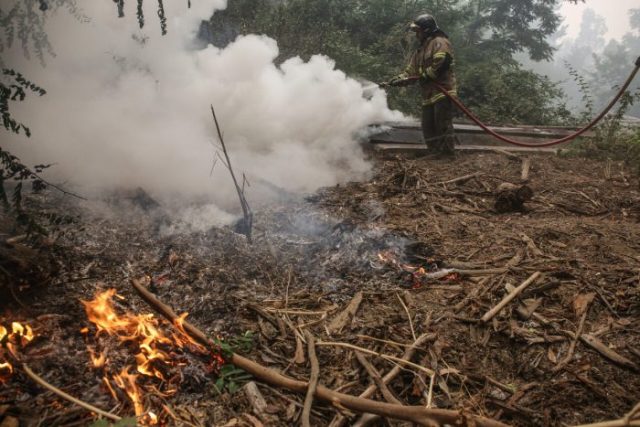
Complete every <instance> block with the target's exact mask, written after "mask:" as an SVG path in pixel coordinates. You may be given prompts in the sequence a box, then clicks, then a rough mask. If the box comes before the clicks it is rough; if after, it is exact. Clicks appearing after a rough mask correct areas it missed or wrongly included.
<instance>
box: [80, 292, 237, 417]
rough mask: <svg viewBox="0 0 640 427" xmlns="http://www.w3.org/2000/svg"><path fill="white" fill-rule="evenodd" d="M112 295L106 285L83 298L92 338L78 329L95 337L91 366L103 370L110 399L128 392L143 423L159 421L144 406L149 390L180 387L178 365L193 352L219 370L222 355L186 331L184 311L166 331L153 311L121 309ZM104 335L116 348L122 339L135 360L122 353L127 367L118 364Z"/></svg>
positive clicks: (169, 391)
mask: <svg viewBox="0 0 640 427" xmlns="http://www.w3.org/2000/svg"><path fill="white" fill-rule="evenodd" d="M114 298H118V299H123V297H121V296H119V295H117V294H116V290H115V289H109V290H107V291H104V292H99V293H98V294H97V295H96V296H95V298H94V299H93V300H92V301H82V303H83V305H84V307H85V311H86V314H87V317H88V319H89V321H90V322H91V323H93V325H94V326H95V329H96V330H95V334H94V336H93V338H92V337H90V329H89V328H84V329H82V332H83V333H84V334H86V335H87V341H95V343H94V345H93V346H91V345H89V346H88V347H87V351H88V352H89V357H90V360H91V363H92V366H93V367H94V368H95V369H97V370H99V371H101V374H102V375H103V376H102V382H103V383H104V385H105V388H106V389H107V391H108V392H109V393H110V394H111V396H112V397H113V399H114V400H116V401H121V400H122V396H123V393H124V395H126V396H127V397H128V399H129V400H130V401H131V403H132V405H133V408H134V411H135V415H136V417H137V418H138V420H139V422H140V423H141V424H143V425H156V424H159V423H160V419H159V418H160V417H159V416H158V415H156V414H155V413H154V412H152V411H151V410H150V409H147V408H149V406H151V405H149V404H147V403H146V401H147V400H149V399H148V397H149V396H152V395H155V396H159V397H162V398H166V397H169V396H173V395H175V394H176V393H177V392H178V389H179V386H180V384H181V382H182V381H183V379H184V376H183V374H182V372H181V368H182V367H184V366H187V365H189V364H193V363H194V362H195V361H194V359H193V357H192V356H191V355H196V356H198V357H199V358H201V359H202V358H206V359H207V365H206V366H204V365H202V364H201V365H202V366H203V369H204V370H205V371H207V372H208V373H215V372H217V371H218V370H219V369H220V367H221V366H222V365H223V364H224V363H225V360H224V358H223V357H222V355H221V353H220V352H213V351H210V350H208V349H207V348H205V347H204V346H202V345H201V344H199V343H197V342H196V341H194V340H193V339H192V338H191V337H190V336H189V335H188V334H187V333H186V332H185V331H184V329H183V327H182V322H184V319H185V318H186V317H187V314H186V313H185V314H183V315H182V316H180V317H179V318H178V320H177V321H176V322H175V323H174V324H173V328H174V329H175V332H170V333H168V332H165V329H166V326H167V325H166V324H165V323H166V322H164V321H160V320H158V319H157V318H155V316H154V315H153V314H139V315H136V314H131V313H124V314H119V313H118V312H117V311H116V309H115V306H114V301H113V300H114ZM108 337H111V338H114V339H115V345H116V346H117V348H120V347H122V344H124V345H125V347H126V348H128V349H131V350H132V352H133V353H135V354H134V357H133V360H131V358H130V357H129V358H126V360H125V361H124V365H125V366H123V367H121V368H118V367H116V363H112V362H111V358H110V357H109V356H108V354H107V353H108V352H109V350H112V351H113V350H114V349H113V346H114V342H113V341H112V340H110V339H109V338H108ZM97 348H102V350H101V351H98V350H97ZM117 357H118V355H115V357H114V359H116V358H117ZM118 369H119V372H118V373H114V372H116V371H118Z"/></svg>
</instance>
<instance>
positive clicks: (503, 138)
mask: <svg viewBox="0 0 640 427" xmlns="http://www.w3.org/2000/svg"><path fill="white" fill-rule="evenodd" d="M638 70H640V57H638V59H637V60H636V62H635V68H634V69H633V71H632V72H631V74H630V75H629V77H628V78H627V80H626V82H625V83H624V84H623V85H622V87H621V88H620V90H619V91H618V93H617V94H616V96H615V97H614V98H613V100H612V101H611V102H610V103H609V104H608V105H607V106H606V107H605V109H604V110H603V111H602V112H601V113H600V114H599V115H598V116H596V117H595V118H594V119H593V120H591V122H589V123H588V124H587V125H586V126H584V127H583V128H582V129H579V130H577V131H575V132H574V133H572V134H571V135H567V136H565V137H563V138H560V139H556V140H553V141H548V142H544V143H540V144H531V143H527V142H522V141H517V140H515V139H511V138H509V137H506V136H504V135H500V134H498V133H496V132H495V131H493V130H492V129H491V128H489V127H488V126H487V125H485V124H484V123H482V121H480V119H479V118H478V117H476V116H475V115H474V114H473V113H472V112H471V111H470V110H469V109H468V108H467V107H466V106H465V105H464V104H463V103H462V101H460V99H458V97H457V96H455V95H452V94H450V93H449V92H448V91H447V90H446V89H445V88H444V87H442V85H440V84H439V83H437V82H430V83H432V84H434V85H435V86H436V87H437V88H438V90H439V91H440V92H442V93H443V94H444V95H445V96H446V97H447V98H449V99H450V100H451V102H453V103H454V104H455V105H456V106H457V107H458V108H459V109H460V110H461V111H462V112H463V113H464V114H465V115H466V116H467V117H469V118H470V119H471V120H472V121H473V122H474V123H475V124H477V125H478V126H480V127H481V128H482V129H483V130H484V131H485V132H487V133H488V134H490V135H491V136H493V137H495V138H497V139H499V140H500V141H503V142H506V143H508V144H513V145H517V146H520V147H550V146H553V145H558V144H562V143H565V142H568V141H571V140H573V139H575V138H577V137H579V136H580V135H582V134H583V133H585V132H587V131H588V130H589V129H591V128H592V127H594V126H595V125H596V124H598V122H600V120H602V119H603V118H604V117H605V116H606V115H607V114H608V113H609V111H611V109H612V108H613V106H614V105H616V103H617V102H618V101H619V100H620V98H621V97H622V95H623V94H624V93H625V92H626V90H627V89H628V88H629V85H631V82H633V79H635V77H636V74H638ZM418 80H420V77H409V78H408V79H407V80H406V81H407V82H413V81H418Z"/></svg>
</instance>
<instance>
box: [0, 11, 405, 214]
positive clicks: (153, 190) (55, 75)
mask: <svg viewBox="0 0 640 427" xmlns="http://www.w3.org/2000/svg"><path fill="white" fill-rule="evenodd" d="M135 3H136V2H133V1H128V2H126V9H125V14H126V15H125V18H118V17H117V13H116V10H115V6H114V3H113V2H110V1H91V2H82V3H81V4H80V7H81V11H82V13H83V14H84V15H86V17H87V18H88V19H87V20H83V19H78V17H77V16H75V17H74V16H72V15H70V14H68V13H65V12H64V11H62V10H60V11H58V12H56V13H55V14H53V15H52V16H50V17H48V19H47V21H46V25H47V27H46V32H47V34H48V37H49V41H50V42H51V45H52V46H53V48H54V50H55V54H56V56H55V57H48V58H47V59H46V62H47V63H46V67H42V66H41V65H40V64H39V63H38V62H37V61H35V60H32V61H29V60H27V59H26V58H25V57H24V56H23V55H22V53H21V51H20V50H19V49H18V50H16V51H15V52H12V55H11V57H10V58H9V59H10V63H8V64H7V65H9V66H12V67H14V68H16V69H17V70H19V71H21V72H22V73H23V74H24V75H25V76H26V77H27V78H29V79H30V80H32V81H34V82H36V83H37V84H39V85H40V86H43V87H44V88H45V89H46V90H47V92H48V93H47V95H46V96H44V97H42V98H39V97H35V96H32V97H29V98H28V99H27V100H26V101H25V102H23V103H15V104H14V105H13V107H12V108H13V112H14V115H15V117H16V118H17V119H19V120H21V121H23V122H25V123H26V124H27V125H28V126H29V127H30V128H31V130H32V132H33V136H32V138H31V139H30V140H26V139H25V138H24V137H10V140H9V143H8V144H5V147H6V148H7V149H9V150H10V151H12V152H14V153H16V154H18V155H19V156H20V157H21V159H22V160H23V161H24V162H25V163H27V164H36V163H55V164H56V166H55V167H54V168H52V169H51V170H50V171H49V172H48V174H49V175H48V176H49V177H53V179H55V180H57V181H66V182H68V183H69V184H68V185H73V186H74V187H75V188H78V189H79V190H81V191H85V192H89V193H91V191H93V190H109V189H113V188H121V187H142V188H144V189H145V190H146V191H147V192H149V193H150V194H151V195H153V196H154V197H158V198H160V199H163V198H164V199H169V198H171V197H175V196H176V195H179V196H181V197H183V198H188V199H191V200H199V201H200V202H203V203H204V202H207V203H215V204H216V205H217V206H219V207H223V208H224V207H227V206H231V204H230V202H231V201H234V202H235V199H233V197H235V190H234V188H233V185H232V183H231V181H230V177H229V174H228V172H227V171H226V169H225V168H224V166H223V165H222V163H221V162H220V161H218V162H217V164H216V165H215V167H214V161H215V158H216V156H215V152H216V148H215V145H217V144H218V141H217V138H216V136H215V128H214V125H213V120H212V117H211V111H210V105H213V106H214V107H215V109H216V113H217V116H218V119H219V121H220V123H221V126H222V129H223V132H224V137H225V142H226V144H227V147H228V149H229V151H230V153H231V157H232V161H233V162H234V166H235V169H236V170H237V172H246V174H247V177H248V179H249V181H250V183H251V184H252V188H250V189H249V190H248V197H249V199H251V198H252V197H255V198H258V197H260V196H261V195H262V194H263V193H264V192H266V189H268V188H279V189H282V190H285V191H290V192H309V191H313V190H315V189H317V188H319V187H321V186H327V185H333V184H336V183H338V182H342V181H345V180H352V179H358V178H361V177H363V176H365V175H366V173H367V172H368V170H369V168H370V165H369V164H368V162H367V161H366V160H365V158H364V155H363V153H362V150H361V148H360V147H359V145H358V143H357V141H356V140H355V134H356V133H357V132H358V131H359V130H361V129H362V128H363V127H364V126H366V125H367V124H370V123H374V122H380V121H385V120H398V119H400V118H401V117H400V114H399V113H397V112H393V111H390V110H389V109H388V107H387V103H386V95H385V94H384V92H383V91H381V90H374V91H373V93H369V94H368V95H367V96H366V97H365V96H363V87H362V84H361V83H359V82H358V81H356V80H354V79H351V78H349V77H347V76H346V75H345V74H344V73H343V72H341V71H339V70H337V69H335V64H334V63H333V62H332V60H331V59H329V58H326V57H323V56H314V57H312V58H311V59H310V60H309V61H308V62H304V61H302V60H301V59H299V58H291V59H289V60H287V61H286V62H284V63H283V64H281V65H279V66H276V65H274V59H275V58H276V57H277V56H278V47H277V44H276V42H275V41H274V40H272V39H269V38H267V37H265V36H260V35H249V36H244V37H239V38H238V39H236V40H235V41H234V42H232V43H231V44H229V45H228V46H227V47H226V48H224V49H219V48H216V47H214V46H211V45H209V46H207V47H206V48H201V46H200V45H199V44H198V42H197V40H196V33H197V30H198V28H199V25H200V23H201V21H202V20H206V19H209V18H210V16H211V15H212V14H213V13H214V11H215V10H219V9H222V8H224V7H226V1H224V0H198V1H192V2H191V3H192V7H191V8H190V9H187V7H186V2H174V1H172V2H165V4H166V6H165V9H166V16H167V23H168V34H167V35H166V36H161V35H160V25H159V23H158V22H157V18H156V16H157V15H156V10H155V9H154V7H157V4H156V3H154V2H150V1H147V2H145V13H146V16H147V22H146V25H145V27H144V28H143V29H142V30H140V29H138V27H137V19H136V13H135V12H136V11H135V7H136V4H135ZM147 5H148V6H147ZM83 21H86V22H83ZM206 211H207V212H208V213H209V214H210V213H211V211H210V210H206Z"/></svg>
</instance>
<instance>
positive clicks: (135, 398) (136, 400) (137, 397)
mask: <svg viewBox="0 0 640 427" xmlns="http://www.w3.org/2000/svg"><path fill="white" fill-rule="evenodd" d="M137 379H138V376H137V375H135V374H130V373H129V368H124V369H122V372H120V373H119V374H118V375H115V376H114V377H113V380H114V382H115V383H116V385H117V386H118V387H120V388H121V389H122V390H124V391H125V392H126V393H127V395H128V396H129V399H131V402H132V403H133V409H134V411H135V413H136V416H137V417H141V416H143V415H144V405H143V404H142V393H141V392H140V389H139V388H138V384H136V381H137Z"/></svg>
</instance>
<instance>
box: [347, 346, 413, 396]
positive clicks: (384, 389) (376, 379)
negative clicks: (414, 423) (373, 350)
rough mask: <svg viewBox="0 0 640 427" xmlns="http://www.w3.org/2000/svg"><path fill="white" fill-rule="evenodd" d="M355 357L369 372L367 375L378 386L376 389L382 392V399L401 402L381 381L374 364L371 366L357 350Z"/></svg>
mask: <svg viewBox="0 0 640 427" xmlns="http://www.w3.org/2000/svg"><path fill="white" fill-rule="evenodd" d="M356 359H358V362H360V364H361V365H362V366H363V367H364V369H365V370H366V371H367V374H369V376H370V377H371V379H372V380H373V383H374V384H375V385H376V387H378V390H380V393H382V397H384V400H386V401H387V402H389V403H397V404H399V405H401V404H402V402H400V401H399V400H398V398H397V397H395V396H394V395H393V393H392V392H391V390H389V387H387V385H386V384H385V383H384V381H382V377H381V376H380V372H378V370H377V369H376V368H375V366H373V365H372V364H371V362H369V361H368V360H367V358H366V357H365V356H364V354H362V353H360V352H359V351H356Z"/></svg>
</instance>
